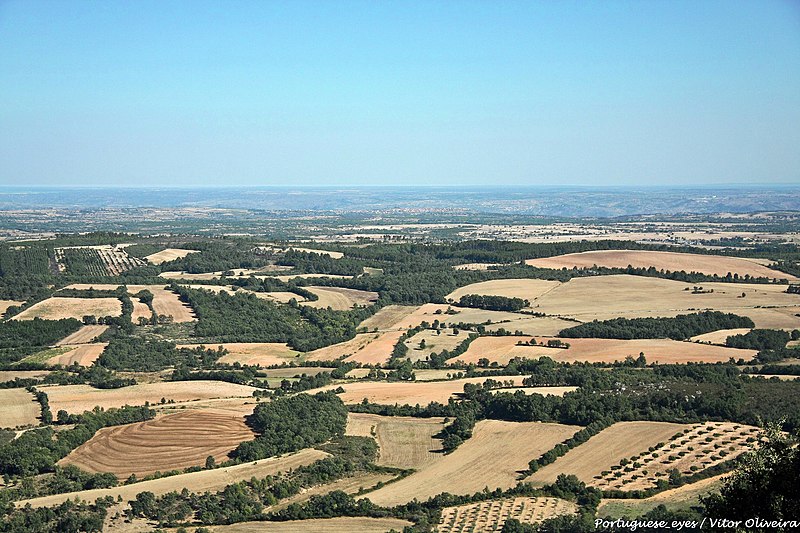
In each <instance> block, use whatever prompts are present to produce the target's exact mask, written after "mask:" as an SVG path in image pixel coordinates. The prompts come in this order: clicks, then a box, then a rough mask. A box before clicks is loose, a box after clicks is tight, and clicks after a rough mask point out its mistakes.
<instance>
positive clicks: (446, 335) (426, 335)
mask: <svg viewBox="0 0 800 533" xmlns="http://www.w3.org/2000/svg"><path fill="white" fill-rule="evenodd" d="M469 335H470V332H469V331H459V332H458V333H456V334H453V331H452V330H450V329H442V330H436V331H434V330H432V329H426V330H423V331H420V332H419V333H417V334H416V335H414V336H413V337H411V338H410V339H407V340H406V341H405V343H404V344H405V345H406V346H408V359H410V360H412V361H424V360H426V359H427V358H428V357H429V356H430V355H431V354H433V353H440V352H441V351H442V350H447V351H449V352H452V351H453V350H454V349H455V348H456V347H457V346H458V345H459V344H461V343H462V342H464V341H465V340H467V337H469ZM423 341H424V342H425V347H424V348H420V343H422V342H423Z"/></svg>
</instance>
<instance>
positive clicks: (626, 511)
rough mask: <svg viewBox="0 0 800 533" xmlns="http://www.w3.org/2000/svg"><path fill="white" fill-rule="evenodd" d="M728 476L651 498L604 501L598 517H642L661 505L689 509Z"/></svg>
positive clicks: (689, 485)
mask: <svg viewBox="0 0 800 533" xmlns="http://www.w3.org/2000/svg"><path fill="white" fill-rule="evenodd" d="M727 475H729V474H720V475H718V476H713V477H709V478H706V479H701V480H700V481H696V482H694V483H688V484H686V485H682V486H680V487H677V488H674V489H669V490H665V491H663V492H659V493H657V494H654V495H652V496H650V497H649V498H641V499H627V498H614V499H604V500H602V501H601V502H600V505H599V507H598V509H597V516H607V515H608V516H611V518H622V517H624V516H641V515H643V514H645V513H647V512H649V511H652V510H653V509H655V508H656V507H658V506H659V505H665V506H666V507H667V508H668V509H670V510H682V509H688V508H690V507H693V506H696V505H698V504H699V503H700V496H704V495H706V494H708V493H710V492H712V491H715V490H718V489H719V487H720V486H721V485H722V479H723V478H724V477H725V476H727Z"/></svg>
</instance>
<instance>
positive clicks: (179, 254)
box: [145, 248, 198, 265]
mask: <svg viewBox="0 0 800 533" xmlns="http://www.w3.org/2000/svg"><path fill="white" fill-rule="evenodd" d="M196 253H198V251H197V250H183V249H181V248H165V249H164V250H161V251H160V252H156V253H154V254H150V255H148V256H146V257H145V259H146V260H147V261H148V262H149V263H150V264H153V265H160V264H161V263H167V262H169V261H174V260H176V259H181V258H183V257H186V256H187V255H189V254H196Z"/></svg>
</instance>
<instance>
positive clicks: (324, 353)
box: [303, 333, 392, 361]
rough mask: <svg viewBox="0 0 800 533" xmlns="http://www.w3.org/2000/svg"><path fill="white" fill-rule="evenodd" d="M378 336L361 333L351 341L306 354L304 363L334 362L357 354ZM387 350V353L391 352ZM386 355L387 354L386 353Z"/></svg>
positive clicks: (376, 334)
mask: <svg viewBox="0 0 800 533" xmlns="http://www.w3.org/2000/svg"><path fill="white" fill-rule="evenodd" d="M379 336H380V334H378V333H361V334H358V335H356V336H355V337H353V338H352V339H350V340H348V341H344V342H340V343H337V344H332V345H330V346H326V347H324V348H319V349H318V350H313V351H311V352H307V353H306V354H305V356H304V358H303V359H304V360H305V361H336V360H337V359H342V358H346V357H350V356H353V355H355V354H357V353H358V352H359V351H360V350H363V349H365V347H366V346H367V345H369V344H370V343H371V342H373V341H374V340H375V339H377V338H378V337H379ZM391 350H392V349H391V348H389V353H390V352H391ZM387 355H388V353H387Z"/></svg>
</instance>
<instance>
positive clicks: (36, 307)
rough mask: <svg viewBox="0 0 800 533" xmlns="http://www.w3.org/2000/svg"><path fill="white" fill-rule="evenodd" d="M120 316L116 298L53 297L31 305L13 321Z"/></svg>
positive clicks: (119, 303)
mask: <svg viewBox="0 0 800 533" xmlns="http://www.w3.org/2000/svg"><path fill="white" fill-rule="evenodd" d="M121 314H122V302H120V301H119V300H118V299H116V298H59V297H56V296H53V297H51V298H48V299H46V300H42V301H41V302H39V303H36V304H33V305H32V306H30V307H29V308H27V309H25V310H24V311H23V312H21V313H20V314H18V315H16V316H15V317H14V320H33V319H34V318H37V317H38V318H43V319H46V320H60V319H62V318H77V319H78V320H81V319H82V318H83V317H84V316H86V315H94V316H119V315H121Z"/></svg>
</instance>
